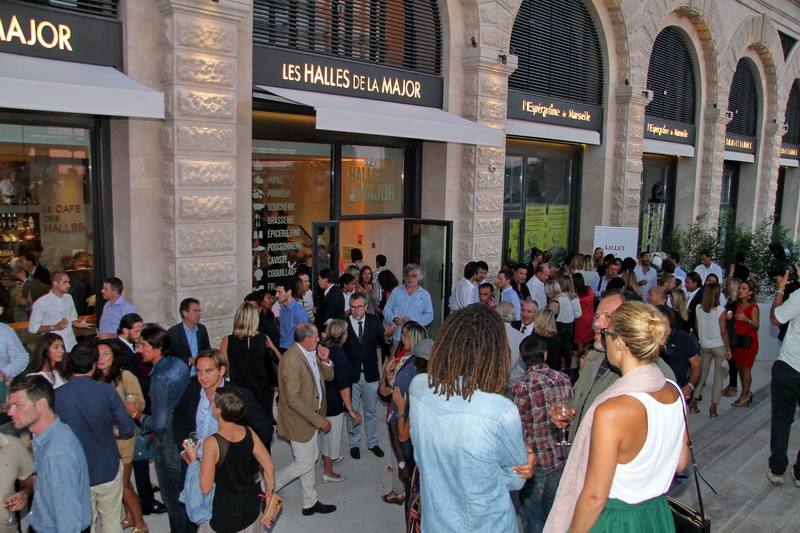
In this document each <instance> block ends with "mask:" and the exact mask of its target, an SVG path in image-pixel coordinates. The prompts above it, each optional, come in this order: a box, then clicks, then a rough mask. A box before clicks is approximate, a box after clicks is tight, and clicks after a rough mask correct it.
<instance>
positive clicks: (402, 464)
mask: <svg viewBox="0 0 800 533" xmlns="http://www.w3.org/2000/svg"><path fill="white" fill-rule="evenodd" d="M397 466H398V467H400V468H405V467H406V462H405V461H400V462H399V463H397Z"/></svg>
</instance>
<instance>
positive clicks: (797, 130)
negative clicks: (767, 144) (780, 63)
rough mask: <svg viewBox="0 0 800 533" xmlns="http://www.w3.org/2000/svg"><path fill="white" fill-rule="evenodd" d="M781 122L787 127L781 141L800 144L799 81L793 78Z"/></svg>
mask: <svg viewBox="0 0 800 533" xmlns="http://www.w3.org/2000/svg"><path fill="white" fill-rule="evenodd" d="M783 123H784V124H786V125H787V127H788V128H789V129H788V131H787V132H786V133H785V134H784V136H783V142H785V143H789V144H800V82H798V81H797V80H795V82H794V83H793V84H792V90H791V91H789V101H788V102H787V103H786V115H785V117H784V119H783Z"/></svg>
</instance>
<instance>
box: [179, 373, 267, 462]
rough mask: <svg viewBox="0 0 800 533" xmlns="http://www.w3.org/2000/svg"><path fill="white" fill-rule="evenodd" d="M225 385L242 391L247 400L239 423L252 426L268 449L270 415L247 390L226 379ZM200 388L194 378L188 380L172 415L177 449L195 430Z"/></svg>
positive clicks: (180, 448)
mask: <svg viewBox="0 0 800 533" xmlns="http://www.w3.org/2000/svg"><path fill="white" fill-rule="evenodd" d="M225 386H226V387H233V388H234V389H236V390H238V391H239V392H241V393H242V396H244V399H245V401H246V402H247V413H246V414H245V415H244V418H243V419H242V421H241V422H240V424H241V425H243V426H250V427H251V428H253V431H255V432H256V435H258V438H259V439H261V442H263V443H264V446H266V447H267V449H269V446H270V443H271V442H272V433H273V432H274V431H275V430H274V429H273V427H272V415H268V414H267V413H265V412H264V410H263V409H262V408H261V406H260V405H258V402H256V399H255V398H254V397H253V393H251V392H250V391H249V390H247V389H245V388H242V387H238V386H236V385H234V384H233V383H231V382H230V381H228V380H225ZM201 388H202V387H200V383H198V382H197V381H196V380H192V381H191V382H189V386H188V387H186V390H185V391H184V393H183V397H182V398H181V401H180V403H179V404H178V407H177V408H176V409H175V414H174V415H173V416H172V432H173V435H174V437H175V443H176V444H177V445H178V449H179V450H183V441H184V440H186V439H188V438H189V433H191V432H192V431H195V430H197V408H198V406H199V405H200V389H201Z"/></svg>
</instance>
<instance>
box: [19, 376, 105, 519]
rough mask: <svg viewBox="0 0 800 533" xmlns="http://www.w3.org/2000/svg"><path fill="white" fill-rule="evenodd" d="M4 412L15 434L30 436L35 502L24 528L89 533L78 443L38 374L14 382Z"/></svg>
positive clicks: (88, 505)
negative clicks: (17, 431)
mask: <svg viewBox="0 0 800 533" xmlns="http://www.w3.org/2000/svg"><path fill="white" fill-rule="evenodd" d="M9 392H10V393H11V395H10V397H9V404H10V405H11V408H10V410H9V412H8V414H9V416H10V417H11V420H12V421H13V422H14V427H15V428H16V429H25V428H27V429H28V430H30V432H31V433H33V442H32V446H33V459H34V462H35V471H36V476H35V478H34V491H35V493H36V497H35V498H34V499H33V503H32V505H31V512H30V514H29V515H28V523H29V524H30V526H31V527H32V528H33V529H34V530H35V531H36V532H37V533H79V532H86V533H88V532H89V527H90V526H91V525H92V504H91V501H90V499H89V467H88V466H87V465H86V454H85V453H84V452H83V448H81V443H80V442H79V441H78V439H77V438H76V437H75V434H74V433H73V432H72V430H71V429H70V428H69V426H68V425H66V424H65V423H63V422H62V421H61V420H59V418H58V417H57V416H56V414H55V413H54V412H53V404H54V401H55V394H54V393H53V386H52V385H50V383H49V382H48V381H47V380H46V379H45V378H43V377H42V376H38V375H31V376H25V377H23V378H17V379H15V380H14V381H13V382H12V383H11V387H10V388H9Z"/></svg>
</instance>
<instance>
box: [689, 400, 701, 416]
mask: <svg viewBox="0 0 800 533" xmlns="http://www.w3.org/2000/svg"><path fill="white" fill-rule="evenodd" d="M689 410H690V411H691V412H693V413H699V412H700V408H699V407H697V398H692V401H690V402H689Z"/></svg>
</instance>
